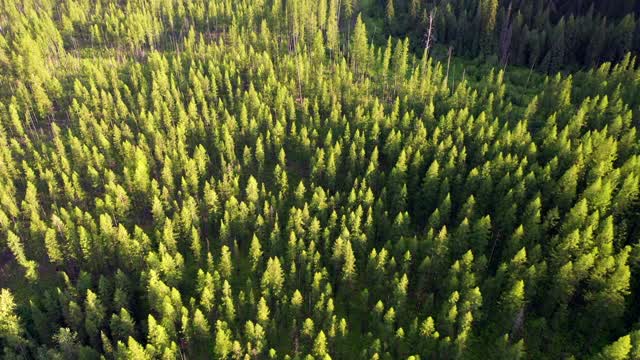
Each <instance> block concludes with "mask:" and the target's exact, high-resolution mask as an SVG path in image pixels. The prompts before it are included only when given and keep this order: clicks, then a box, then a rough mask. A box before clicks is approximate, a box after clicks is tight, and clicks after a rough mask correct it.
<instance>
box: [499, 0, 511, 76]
mask: <svg viewBox="0 0 640 360" xmlns="http://www.w3.org/2000/svg"><path fill="white" fill-rule="evenodd" d="M512 5H513V3H509V8H508V9H507V17H506V19H505V22H504V24H502V31H501V32H500V65H502V66H503V67H504V66H507V62H508V60H509V51H510V48H511V37H512V35H513V20H512V19H511V6H512Z"/></svg>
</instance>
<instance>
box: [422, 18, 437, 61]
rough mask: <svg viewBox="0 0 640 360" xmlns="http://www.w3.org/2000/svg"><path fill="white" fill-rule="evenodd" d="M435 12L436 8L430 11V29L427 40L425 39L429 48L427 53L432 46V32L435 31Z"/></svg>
mask: <svg viewBox="0 0 640 360" xmlns="http://www.w3.org/2000/svg"><path fill="white" fill-rule="evenodd" d="M435 12H436V10H435V9H433V10H431V12H430V13H429V30H428V31H427V34H426V37H427V38H426V40H425V45H424V47H425V49H426V50H427V53H429V49H430V48H431V39H432V35H431V34H432V32H433V19H434V17H435Z"/></svg>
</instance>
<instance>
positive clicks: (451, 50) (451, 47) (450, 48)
mask: <svg viewBox="0 0 640 360" xmlns="http://www.w3.org/2000/svg"><path fill="white" fill-rule="evenodd" d="M452 54H453V46H449V56H448V59H447V77H446V78H447V79H449V67H450V66H451V55H452Z"/></svg>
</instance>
